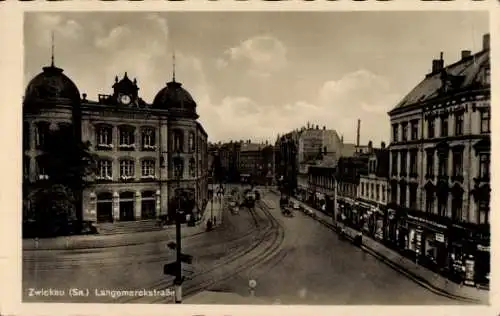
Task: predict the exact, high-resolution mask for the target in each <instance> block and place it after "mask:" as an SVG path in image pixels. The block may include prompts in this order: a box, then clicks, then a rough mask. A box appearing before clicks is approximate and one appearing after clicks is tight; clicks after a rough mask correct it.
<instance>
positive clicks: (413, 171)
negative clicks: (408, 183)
mask: <svg viewBox="0 0 500 316" xmlns="http://www.w3.org/2000/svg"><path fill="white" fill-rule="evenodd" d="M417 154H418V152H417V151H416V150H411V151H410V177H417V176H418V175H417V173H418V169H417V168H418V164H417Z"/></svg>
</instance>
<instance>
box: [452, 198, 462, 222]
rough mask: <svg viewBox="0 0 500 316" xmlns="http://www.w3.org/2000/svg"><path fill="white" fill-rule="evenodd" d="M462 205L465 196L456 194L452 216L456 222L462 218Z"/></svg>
mask: <svg viewBox="0 0 500 316" xmlns="http://www.w3.org/2000/svg"><path fill="white" fill-rule="evenodd" d="M462 207H463V198H462V195H461V194H460V195H455V196H453V198H452V202H451V216H452V220H453V221H455V222H460V221H461V220H462Z"/></svg>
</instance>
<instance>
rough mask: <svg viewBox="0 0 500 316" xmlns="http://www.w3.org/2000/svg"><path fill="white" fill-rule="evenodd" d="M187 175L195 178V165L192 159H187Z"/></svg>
mask: <svg viewBox="0 0 500 316" xmlns="http://www.w3.org/2000/svg"><path fill="white" fill-rule="evenodd" d="M189 175H190V176H191V177H196V164H195V161H194V158H191V159H189Z"/></svg>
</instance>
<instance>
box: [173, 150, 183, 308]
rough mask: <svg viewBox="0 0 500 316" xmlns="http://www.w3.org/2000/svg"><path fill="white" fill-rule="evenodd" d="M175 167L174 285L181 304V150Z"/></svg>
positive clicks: (176, 300) (178, 302)
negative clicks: (175, 253)
mask: <svg viewBox="0 0 500 316" xmlns="http://www.w3.org/2000/svg"><path fill="white" fill-rule="evenodd" d="M174 168H175V171H176V174H175V177H176V180H177V192H176V195H177V211H176V214H175V239H176V244H177V248H176V251H177V255H176V268H177V273H176V276H175V280H174V286H175V303H176V304H180V303H182V261H181V254H182V251H181V250H182V248H181V215H182V213H183V212H182V209H181V195H180V192H181V177H182V174H181V173H182V172H183V168H182V158H181V155H180V152H179V151H177V157H176V159H174Z"/></svg>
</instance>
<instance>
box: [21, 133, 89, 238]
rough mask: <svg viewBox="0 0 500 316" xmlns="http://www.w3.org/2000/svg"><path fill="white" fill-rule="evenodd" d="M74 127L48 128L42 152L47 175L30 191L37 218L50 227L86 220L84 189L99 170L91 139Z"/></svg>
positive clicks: (29, 196) (29, 197) (40, 222)
mask: <svg viewBox="0 0 500 316" xmlns="http://www.w3.org/2000/svg"><path fill="white" fill-rule="evenodd" d="M74 130H75V129H74V128H73V125H70V124H67V125H63V126H60V127H59V128H58V129H53V130H50V131H49V133H48V135H47V137H46V142H45V144H44V148H43V155H42V156H41V161H42V162H43V167H44V171H45V172H44V173H45V175H47V176H48V178H47V179H45V180H44V181H40V182H38V183H36V184H35V186H34V187H33V188H31V190H30V191H31V192H30V194H29V195H28V199H29V202H30V204H31V206H32V207H34V208H35V210H36V211H35V214H34V219H35V220H36V222H37V223H38V224H39V225H42V226H44V227H46V228H47V229H55V230H58V229H57V228H54V225H55V226H57V227H59V226H60V225H64V223H68V222H69V221H71V220H73V219H76V220H77V222H78V223H81V222H82V220H83V212H82V192H83V189H84V188H85V187H86V186H87V185H88V183H89V182H88V177H89V176H90V175H92V174H94V173H95V171H96V170H95V167H96V156H95V155H94V154H93V153H91V151H90V142H82V141H81V140H80V139H79V137H77V136H76V133H75V132H74Z"/></svg>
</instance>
